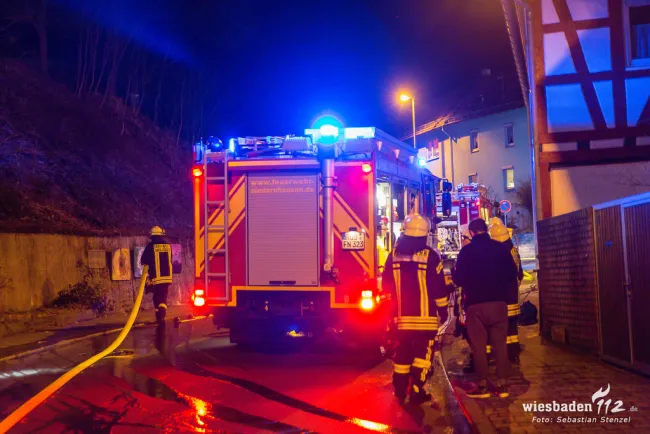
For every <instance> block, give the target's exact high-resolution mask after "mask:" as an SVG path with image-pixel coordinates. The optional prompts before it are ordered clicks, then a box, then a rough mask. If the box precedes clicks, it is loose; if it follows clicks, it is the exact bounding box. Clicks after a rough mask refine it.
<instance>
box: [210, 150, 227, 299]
mask: <svg viewBox="0 0 650 434" xmlns="http://www.w3.org/2000/svg"><path fill="white" fill-rule="evenodd" d="M215 154H216V158H215V157H213V158H208V155H207V153H206V154H205V155H204V156H203V173H204V176H203V182H204V184H203V218H204V222H205V223H204V225H203V231H204V232H203V242H204V249H205V254H204V255H203V258H204V262H205V266H204V268H203V274H204V278H205V295H206V297H207V296H208V288H209V287H208V284H209V283H210V278H216V279H223V282H224V296H223V297H214V298H215V299H217V300H219V301H228V299H229V295H230V261H229V255H228V227H229V218H228V217H229V214H230V204H229V199H230V191H229V187H228V151H224V152H218V153H210V155H211V156H213V155H215ZM210 161H214V162H217V163H223V176H210V174H209V172H208V164H209V162H210ZM221 183H223V200H210V193H209V188H208V186H209V185H219V184H221ZM219 207H222V208H223V225H214V224H210V209H211V208H216V209H218V208H219ZM215 220H216V219H215ZM210 233H217V234H219V233H223V248H221V249H213V248H212V246H210V244H209V236H208V235H209V234H210ZM215 247H216V246H215ZM216 255H223V256H224V271H223V272H212V271H210V259H211V258H212V257H213V256H216ZM211 298H212V297H211Z"/></svg>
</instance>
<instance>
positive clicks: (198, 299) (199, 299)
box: [194, 297, 205, 307]
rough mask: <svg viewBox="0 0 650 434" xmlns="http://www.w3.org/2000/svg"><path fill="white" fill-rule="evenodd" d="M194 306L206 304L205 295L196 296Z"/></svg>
mask: <svg viewBox="0 0 650 434" xmlns="http://www.w3.org/2000/svg"><path fill="white" fill-rule="evenodd" d="M194 306H198V307H201V306H205V298H203V297H196V298H195V299H194Z"/></svg>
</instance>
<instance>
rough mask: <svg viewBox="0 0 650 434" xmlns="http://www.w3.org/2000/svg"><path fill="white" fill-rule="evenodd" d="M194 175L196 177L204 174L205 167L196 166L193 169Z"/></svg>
mask: <svg viewBox="0 0 650 434" xmlns="http://www.w3.org/2000/svg"><path fill="white" fill-rule="evenodd" d="M192 175H194V177H195V178H199V177H200V176H201V175H203V169H201V168H200V167H195V168H194V169H192Z"/></svg>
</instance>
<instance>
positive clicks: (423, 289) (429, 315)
mask: <svg viewBox="0 0 650 434" xmlns="http://www.w3.org/2000/svg"><path fill="white" fill-rule="evenodd" d="M428 235H429V222H428V221H427V220H426V219H425V218H424V217H422V216H421V215H419V214H410V215H408V216H407V217H406V219H405V220H404V233H403V236H402V238H401V240H400V242H399V244H398V245H397V246H395V249H394V250H393V252H391V254H390V255H389V256H388V259H387V260H386V265H385V267H384V271H383V274H382V296H383V297H385V298H386V299H389V300H391V306H392V308H393V315H392V316H393V317H394V323H395V328H396V329H397V331H396V334H397V341H398V346H397V348H396V351H395V357H394V366H393V368H394V372H393V386H394V387H395V396H396V397H397V399H398V400H399V402H400V404H403V403H404V402H405V400H406V397H407V394H409V380H412V382H411V389H410V402H411V403H413V404H420V403H423V402H426V401H427V400H429V399H430V398H431V397H430V395H428V394H427V393H425V391H424V389H423V386H424V384H425V382H426V381H427V379H428V377H429V375H430V373H431V368H432V359H433V358H432V355H433V344H434V338H435V336H436V334H437V332H438V326H439V324H443V323H445V322H446V321H447V318H448V305H449V299H448V297H449V294H448V291H447V288H446V285H445V276H444V270H443V264H442V261H441V259H440V256H439V255H438V254H437V253H436V252H435V251H434V250H433V249H432V248H430V247H428V246H427V236H428Z"/></svg>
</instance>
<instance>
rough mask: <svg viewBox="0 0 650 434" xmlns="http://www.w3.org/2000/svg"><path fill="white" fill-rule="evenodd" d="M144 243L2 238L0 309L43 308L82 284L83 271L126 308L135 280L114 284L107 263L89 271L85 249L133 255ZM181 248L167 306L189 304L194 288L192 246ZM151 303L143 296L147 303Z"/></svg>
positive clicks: (47, 237) (123, 239) (132, 239)
mask: <svg viewBox="0 0 650 434" xmlns="http://www.w3.org/2000/svg"><path fill="white" fill-rule="evenodd" d="M148 242H149V238H148V237H78V236H66V235H41V234H0V311H7V312H8V311H14V312H24V311H28V310H31V309H35V308H39V307H42V306H44V305H47V304H49V303H50V302H52V300H54V298H55V297H56V295H57V294H58V293H59V292H60V291H61V290H63V289H66V288H68V286H69V285H73V284H75V283H78V282H81V281H83V279H84V275H85V274H87V273H89V274H90V277H89V280H90V281H91V282H97V283H100V284H101V286H102V288H103V289H104V290H105V292H106V295H107V296H108V297H109V299H110V300H112V301H114V302H115V306H116V308H117V309H126V308H128V307H130V306H132V305H133V301H134V299H135V294H136V291H137V286H138V283H139V279H136V278H135V277H133V278H132V280H129V281H112V280H111V274H110V263H109V262H108V261H107V263H106V268H104V269H89V268H88V251H89V250H106V251H107V252H112V251H113V250H115V249H118V248H129V249H130V250H131V251H133V248H134V247H138V246H142V247H144V246H145V245H146V244H147V243H148ZM179 244H181V245H182V249H183V250H182V254H183V258H182V261H183V269H182V273H181V274H177V275H175V276H174V283H173V284H172V287H171V288H170V293H169V301H170V303H171V304H177V303H180V302H183V303H188V302H189V297H190V295H191V294H190V292H191V288H192V285H193V284H194V257H193V246H192V244H191V243H189V242H179ZM132 262H133V260H132ZM132 274H133V273H132ZM150 299H151V296H147V297H145V300H146V303H147V304H149V303H151V301H150Z"/></svg>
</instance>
